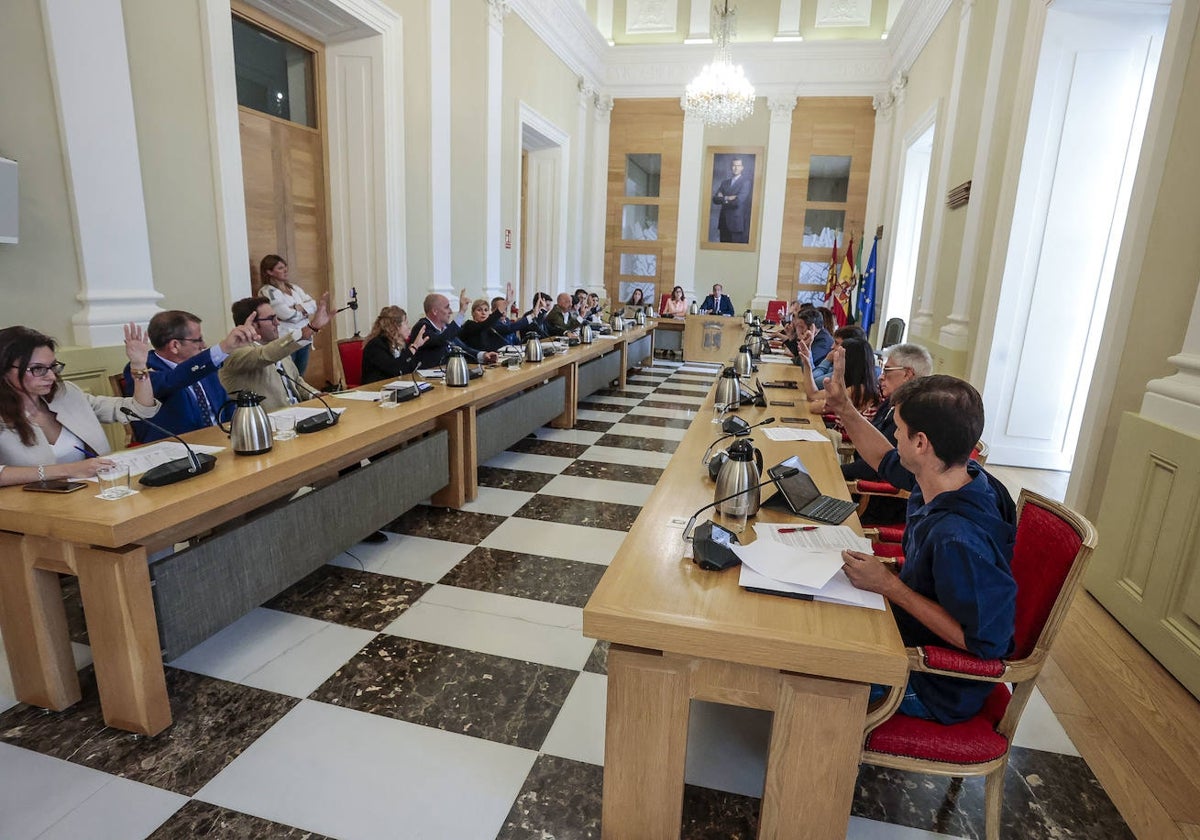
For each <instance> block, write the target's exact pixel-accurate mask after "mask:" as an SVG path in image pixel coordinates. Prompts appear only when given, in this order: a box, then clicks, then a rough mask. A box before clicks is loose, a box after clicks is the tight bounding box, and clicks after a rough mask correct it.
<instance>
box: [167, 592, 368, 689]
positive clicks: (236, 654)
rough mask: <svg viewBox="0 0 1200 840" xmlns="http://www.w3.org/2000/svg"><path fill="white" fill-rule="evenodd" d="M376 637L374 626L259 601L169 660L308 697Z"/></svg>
mask: <svg viewBox="0 0 1200 840" xmlns="http://www.w3.org/2000/svg"><path fill="white" fill-rule="evenodd" d="M374 637H375V634H374V633H373V632H371V631H370V630H359V629H357V628H355V627H346V626H344V625H341V624H331V623H330V622H327V621H318V620H316V619H313V618H308V617H306V616H302V615H295V614H293V613H285V612H280V611H279V610H270V609H266V608H263V607H259V608H258V609H256V610H254V611H253V612H251V613H250V614H248V615H246V616H243V617H242V618H240V619H238V620H237V621H235V622H234V623H233V624H231V625H229V626H228V627H226V628H225V629H224V630H222V631H221V632H219V633H217V634H216V635H214V636H212V637H210V638H208V639H206V640H204V641H203V642H201V643H200V644H198V645H197V646H196V647H194V648H192V649H191V650H189V651H188V652H187V653H185V654H184V655H183V656H181V657H179V658H178V659H176V660H175V661H174V662H171V663H169V664H170V665H171V666H172V667H175V668H182V669H183V670H185V671H194V672H196V673H198V674H207V675H208V676H210V677H216V678H217V679H222V680H229V681H230V682H236V683H241V684H243V685H249V686H253V687H255V688H263V689H266V690H268V691H274V692H276V693H278V694H286V695H288V696H290V697H307V696H308V695H310V694H312V693H313V691H314V690H316V688H317V687H318V686H319V685H320V684H321V683H323V682H325V680H326V679H328V678H329V677H330V676H331V675H332V674H333V672H334V671H336V670H337V669H338V668H340V667H341V666H342V665H344V664H346V661H347V660H348V659H350V657H352V656H354V654H356V653H357V652H358V651H359V650H361V649H362V647H363V646H364V645H365V644H367V642H369V641H371V639H373V638H374Z"/></svg>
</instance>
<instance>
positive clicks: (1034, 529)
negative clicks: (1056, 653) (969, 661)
mask: <svg viewBox="0 0 1200 840" xmlns="http://www.w3.org/2000/svg"><path fill="white" fill-rule="evenodd" d="M1095 547H1096V529H1095V528H1094V527H1093V526H1092V523H1090V522H1088V521H1087V520H1086V519H1084V518H1083V517H1082V516H1080V515H1079V514H1077V513H1075V512H1074V511H1072V510H1070V509H1068V508H1067V507H1065V506H1063V505H1060V504H1059V503H1058V502H1054V501H1051V500H1050V499H1047V498H1045V497H1044V496H1039V495H1038V494H1036V493H1031V492H1029V491H1028V490H1022V491H1021V496H1020V499H1019V500H1018V502H1017V544H1016V547H1015V548H1014V549H1013V558H1012V574H1013V578H1015V579H1016V581H1017V615H1016V632H1015V646H1014V649H1013V654H1012V656H1010V657H1008V659H1009V660H1013V659H1024V658H1026V657H1028V656H1029V655H1030V654H1032V653H1033V652H1034V651H1035V650H1037V649H1039V648H1042V649H1044V648H1047V647H1049V644H1050V640H1051V639H1053V638H1054V634H1055V633H1056V632H1057V631H1058V626H1059V624H1060V623H1061V622H1062V619H1063V617H1064V616H1065V615H1066V611H1067V607H1068V605H1069V604H1070V603H1071V596H1072V595H1073V594H1074V592H1075V587H1076V586H1077V585H1078V583H1079V580H1080V578H1081V577H1082V575H1083V569H1084V567H1085V566H1086V565H1087V561H1088V558H1089V557H1090V556H1091V553H1092V549H1094V548H1095Z"/></svg>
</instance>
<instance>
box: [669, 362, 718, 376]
mask: <svg viewBox="0 0 1200 840" xmlns="http://www.w3.org/2000/svg"><path fill="white" fill-rule="evenodd" d="M676 372H677V373H704V374H708V375H709V376H716V375H717V374H719V373H720V372H721V365H716V364H713V365H706V364H700V363H697V362H687V363H684V364H682V365H680V366H679V367H678V368H677V369H676Z"/></svg>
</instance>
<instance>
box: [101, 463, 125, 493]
mask: <svg viewBox="0 0 1200 840" xmlns="http://www.w3.org/2000/svg"><path fill="white" fill-rule="evenodd" d="M96 479H97V480H98V481H99V482H100V498H101V499H123V498H125V497H126V496H129V495H131V494H132V493H133V491H132V490H130V489H129V465H128V464H113V465H112V466H111V467H101V468H100V469H99V470H97V471H96Z"/></svg>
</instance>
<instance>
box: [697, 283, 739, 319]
mask: <svg viewBox="0 0 1200 840" xmlns="http://www.w3.org/2000/svg"><path fill="white" fill-rule="evenodd" d="M700 313H701V314H702V315H704V314H709V313H711V314H713V315H734V314H736V313H735V312H734V311H733V301H732V300H730V299H729V295H727V294H725V287H724V286H722V285H721V284H720V283H714V284H713V287H712V294H711V295H709V296H708V297H706V298H705V299H704V303H702V304H700Z"/></svg>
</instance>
